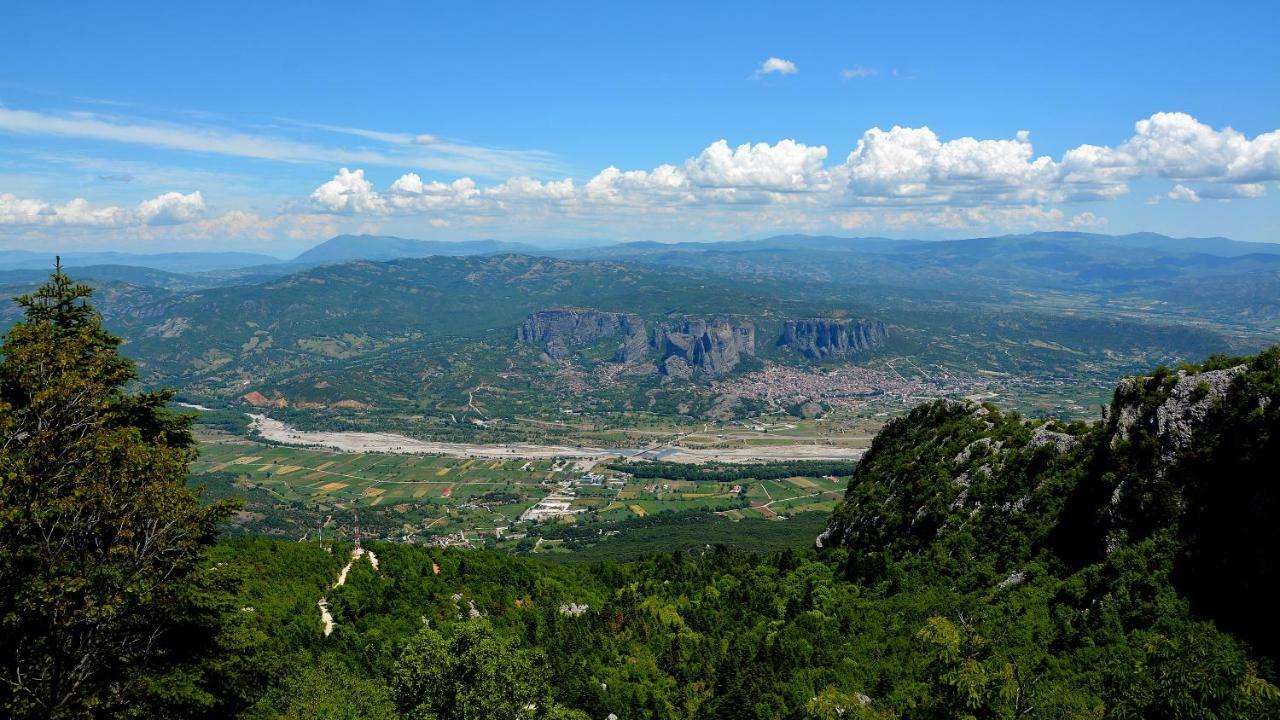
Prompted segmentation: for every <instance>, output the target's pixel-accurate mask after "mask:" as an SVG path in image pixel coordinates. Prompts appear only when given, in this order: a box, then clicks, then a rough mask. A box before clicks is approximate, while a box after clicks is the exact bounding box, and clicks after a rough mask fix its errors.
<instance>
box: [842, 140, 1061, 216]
mask: <svg viewBox="0 0 1280 720" xmlns="http://www.w3.org/2000/svg"><path fill="white" fill-rule="evenodd" d="M841 172H842V174H844V176H845V177H847V179H848V185H847V192H848V194H849V195H850V196H852V197H854V198H858V199H861V200H864V201H868V202H886V201H898V200H906V201H914V202H924V203H944V202H950V201H953V200H954V201H959V202H964V203H973V202H975V201H978V200H991V201H1001V202H1009V201H1017V202H1032V201H1044V200H1046V199H1048V198H1047V197H1046V193H1045V190H1046V184H1047V181H1048V180H1049V178H1050V176H1051V175H1052V173H1053V160H1052V159H1050V158H1048V157H1044V156H1041V157H1035V156H1034V153H1033V152H1032V148H1031V142H1030V136H1029V135H1028V133H1027V132H1026V131H1022V132H1019V133H1018V134H1017V136H1016V137H1015V138H1013V139H1005V140H978V139H975V138H971V137H965V138H958V139H956V140H950V141H945V142H944V141H942V140H941V139H939V138H938V136H937V134H936V133H934V132H933V131H932V130H930V129H929V128H927V127H921V128H904V127H897V126H895V127H894V128H892V129H891V130H881V129H880V128H872V129H870V130H868V131H866V132H865V133H863V135H862V138H861V139H859V140H858V144H857V146H856V147H855V148H854V150H853V152H851V153H849V157H848V158H847V159H846V160H845V163H844V165H843V166H842V168H841Z"/></svg>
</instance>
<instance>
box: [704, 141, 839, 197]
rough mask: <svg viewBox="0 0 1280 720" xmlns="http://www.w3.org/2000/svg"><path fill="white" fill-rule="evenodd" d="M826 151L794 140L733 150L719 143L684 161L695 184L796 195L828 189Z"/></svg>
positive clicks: (723, 142) (742, 146)
mask: <svg viewBox="0 0 1280 720" xmlns="http://www.w3.org/2000/svg"><path fill="white" fill-rule="evenodd" d="M826 159H827V149H826V148H825V147H822V146H820V145H819V146H817V147H810V146H808V145H803V144H801V143H798V142H796V141H794V140H780V141H778V142H777V143H776V144H774V145H770V144H768V143H756V144H755V145H751V144H749V143H744V144H742V145H739V146H738V147H736V148H730V147H729V143H727V142H725V141H724V140H717V141H716V142H714V143H712V144H711V145H710V146H708V147H707V148H706V149H705V150H703V151H702V152H701V153H699V155H698V157H696V158H692V159H690V160H688V161H686V162H685V174H686V175H687V176H688V178H689V180H690V181H691V182H693V183H694V184H695V185H698V186H702V187H711V188H735V189H744V190H751V189H758V190H773V191H776V192H795V191H804V190H815V189H825V188H826V187H829V186H830V178H829V176H828V175H827V172H826V170H824V169H823V162H824V161H825V160H826Z"/></svg>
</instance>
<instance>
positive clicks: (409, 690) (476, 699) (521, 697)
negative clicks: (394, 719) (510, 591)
mask: <svg viewBox="0 0 1280 720" xmlns="http://www.w3.org/2000/svg"><path fill="white" fill-rule="evenodd" d="M391 689H392V694H393V696H394V697H395V700H396V704H397V705H398V706H399V707H400V709H401V711H402V712H403V713H404V717H405V718H407V720H516V719H517V718H563V719H564V720H569V718H577V717H581V718H585V717H586V716H585V715H583V714H581V713H572V712H568V711H566V710H565V709H563V708H557V707H555V706H554V705H553V703H552V702H551V690H550V687H549V686H548V685H547V681H546V676H545V675H544V674H543V670H542V668H541V663H540V662H538V658H537V654H536V653H534V652H532V651H530V650H526V649H522V648H520V646H519V644H518V643H516V642H515V641H514V640H513V639H511V638H508V637H503V636H501V635H498V634H497V633H495V632H494V631H493V629H492V628H490V627H489V625H488V623H486V622H484V621H483V620H475V621H471V622H465V623H461V624H458V625H455V626H454V627H453V629H452V631H451V632H450V633H449V634H448V635H447V636H446V635H443V634H441V633H439V632H437V631H435V630H433V629H431V628H423V629H422V630H420V631H419V632H418V634H417V635H415V636H413V638H412V639H410V640H409V642H408V643H407V644H406V645H405V647H404V650H403V651H402V652H401V654H400V658H399V660H398V661H397V662H396V666H395V669H394V670H393V671H392V675H391Z"/></svg>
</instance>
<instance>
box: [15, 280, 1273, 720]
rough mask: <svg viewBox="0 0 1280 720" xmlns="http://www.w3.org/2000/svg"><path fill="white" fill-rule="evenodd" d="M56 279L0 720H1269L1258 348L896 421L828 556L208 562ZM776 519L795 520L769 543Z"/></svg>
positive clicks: (40, 307)
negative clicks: (1111, 381)
mask: <svg viewBox="0 0 1280 720" xmlns="http://www.w3.org/2000/svg"><path fill="white" fill-rule="evenodd" d="M88 293H89V289H88V288H86V287H84V286H78V285H75V284H73V283H71V282H70V281H69V280H68V279H67V278H66V277H65V276H63V275H61V274H59V275H58V276H55V278H54V282H53V283H51V284H50V285H47V286H45V287H44V288H43V289H42V290H41V291H40V293H37V294H36V295H34V296H31V297H28V298H24V299H23V300H22V303H23V305H22V307H23V309H24V315H25V319H24V320H23V322H21V323H19V324H18V325H16V326H15V328H14V329H13V330H11V331H10V332H9V333H8V334H7V335H6V338H5V342H4V345H3V349H2V353H0V390H2V391H3V394H0V402H2V403H3V404H2V405H0V417H2V418H3V421H4V422H3V424H2V425H0V430H3V432H4V438H3V439H4V443H3V445H0V469H2V470H3V473H0V540H3V542H2V543H0V580H3V582H0V631H3V636H4V637H5V638H6V641H7V647H6V654H5V655H4V656H3V659H2V660H0V662H2V664H0V677H2V678H3V679H4V680H5V681H6V686H5V689H4V694H3V695H0V708H2V709H3V711H4V713H5V714H7V715H11V716H15V717H22V718H97V717H183V718H225V717H244V718H254V719H263V720H265V719H267V718H298V719H301V718H324V719H340V718H386V719H388V720H390V719H394V718H413V719H422V718H439V719H441V720H444V719H455V718H457V719H461V718H467V719H471V720H479V719H480V718H486V719H489V718H510V719H512V720H514V719H516V718H560V719H566V720H567V719H570V718H572V719H574V720H581V719H583V718H599V719H601V720H604V719H605V718H608V717H609V716H610V715H616V716H617V717H618V718H762V719H763V718H794V719H797V720H799V719H802V718H822V719H824V720H825V719H833V718H895V717H896V718H954V717H974V718H978V717H982V718H1017V717H1044V718H1186V719H1188V720H1190V719H1192V718H1270V717H1277V716H1280V688H1277V685H1276V683H1277V664H1276V660H1277V657H1276V652H1277V643H1276V640H1277V636H1276V634H1275V623H1274V621H1273V617H1272V616H1273V614H1274V613H1273V610H1272V607H1271V605H1272V603H1271V602H1269V595H1268V591H1269V590H1270V588H1271V587H1272V586H1273V585H1274V582H1273V581H1274V579H1275V578H1274V575H1275V569H1274V563H1272V562H1271V558H1270V554H1271V552H1272V551H1273V550H1274V548H1275V547H1276V530H1275V524H1274V522H1273V521H1272V518H1273V517H1274V515H1275V510H1276V507H1277V488H1276V486H1275V482H1274V469H1275V467H1276V466H1277V451H1278V448H1280V440H1278V438H1280V348H1275V349H1272V350H1269V351H1267V352H1265V353H1263V354H1261V355H1258V356H1255V357H1252V358H1237V359H1232V358H1213V359H1211V360H1209V361H1208V362H1207V363H1205V364H1203V365H1200V366H1186V367H1183V368H1180V369H1178V370H1170V369H1165V368H1161V369H1158V370H1156V371H1155V372H1153V373H1151V374H1149V375H1145V376H1140V377H1134V378H1130V379H1126V380H1124V381H1123V382H1121V384H1120V386H1119V387H1118V389H1117V390H1116V392H1115V395H1114V399H1113V402H1112V403H1111V405H1110V407H1109V409H1108V410H1107V413H1106V414H1105V416H1104V417H1103V418H1102V419H1101V420H1099V421H1096V422H1093V423H1085V422H1076V423H1072V424H1061V423H1058V422H1054V421H1048V422H1046V421H1043V420H1028V419H1025V418H1022V417H1020V416H1018V415H1016V414H1013V413H1007V412H1002V411H1001V410H999V409H998V408H996V407H994V406H991V405H979V404H975V403H950V402H934V403H929V404H925V405H922V406H920V407H919V408H917V409H916V410H915V411H913V412H912V413H911V414H910V415H908V416H906V417H904V418H901V419H898V420H896V421H893V422H891V423H890V424H889V425H888V426H887V427H886V428H885V430H884V431H883V432H882V433H881V434H880V435H879V436H878V437H877V439H876V440H875V443H874V445H873V447H872V449H871V451H870V452H868V453H867V455H866V456H865V458H864V459H863V461H862V462H861V463H860V464H859V465H858V467H857V468H856V470H855V471H854V473H853V475H852V477H851V479H850V481H849V489H848V494H847V498H846V500H845V501H844V503H843V504H842V505H841V506H840V507H839V508H838V509H837V511H836V512H835V513H834V514H833V516H832V518H831V521H830V524H829V526H828V527H827V529H826V530H825V532H823V533H822V535H821V537H820V543H819V544H820V546H821V547H819V548H814V547H812V546H811V545H809V544H807V543H806V544H805V545H803V546H797V547H794V548H789V549H785V550H783V551H781V552H768V553H752V552H742V551H737V552H735V551H730V550H728V549H727V548H725V547H721V546H714V545H711V546H709V545H703V546H702V547H700V548H697V549H696V550H691V551H687V552H675V553H669V552H668V553H657V554H650V555H646V556H643V557H641V558H639V559H637V560H634V561H630V562H625V563H619V562H612V561H604V562H600V563H596V564H591V565H586V564H581V563H576V564H553V563H547V562H541V561H538V560H534V559H532V558H528V557H520V556H517V555H505V554H499V553H494V552H485V551H475V550H459V549H439V548H425V547H421V546H415V545H400V544H389V543H370V544H368V545H367V546H366V547H352V546H351V545H348V544H343V543H334V542H332V540H330V541H329V542H328V543H327V544H326V543H321V542H316V541H310V542H282V541H273V540H266V539H260V538H244V539H234V540H231V539H224V540H222V541H221V542H217V543H216V544H215V543H214V537H213V527H214V523H215V522H217V521H218V519H219V518H222V517H225V515H226V514H227V513H228V512H229V511H230V508H229V506H228V505H227V504H226V503H225V502H219V503H217V504H214V505H205V506H203V507H201V506H200V505H198V504H197V502H196V499H197V495H196V494H195V493H193V492H191V491H189V490H186V489H184V488H183V487H182V486H181V478H182V473H183V471H184V469H185V465H186V464H187V463H188V462H189V461H190V459H191V454H192V453H191V451H190V436H189V433H188V428H189V420H188V419H186V418H182V417H176V416H173V415H171V414H169V413H167V412H166V411H165V410H164V409H163V407H162V406H163V404H164V402H165V400H166V399H167V398H168V395H166V394H140V395H138V394H129V393H128V392H126V390H125V384H126V383H127V382H128V381H129V379H130V378H131V377H132V367H131V366H130V364H129V363H128V362H127V361H125V360H123V359H122V358H120V357H119V355H118V354H117V352H116V347H117V344H118V341H117V340H116V339H115V338H113V337H111V336H110V335H109V334H107V333H106V332H105V331H104V330H103V328H102V325H101V321H100V318H98V317H97V315H96V314H95V313H94V312H93V310H92V308H90V307H89V306H88V305H87V304H86V303H85V302H84V298H85V297H87V295H88ZM778 522H790V521H778Z"/></svg>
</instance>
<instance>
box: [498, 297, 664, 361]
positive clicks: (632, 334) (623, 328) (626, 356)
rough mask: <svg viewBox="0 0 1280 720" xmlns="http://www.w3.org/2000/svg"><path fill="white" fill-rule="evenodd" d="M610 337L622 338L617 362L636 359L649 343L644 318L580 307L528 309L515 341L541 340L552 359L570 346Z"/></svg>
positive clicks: (534, 343)
mask: <svg viewBox="0 0 1280 720" xmlns="http://www.w3.org/2000/svg"><path fill="white" fill-rule="evenodd" d="M614 337H618V338H622V345H620V346H619V347H618V354H617V356H616V361H617V362H624V363H625V362H634V361H636V360H639V359H640V358H642V357H643V356H644V353H645V350H646V348H647V347H648V344H649V340H648V337H649V336H648V332H647V331H646V330H645V325H644V320H642V319H640V318H639V317H638V316H636V315H630V314H627V313H616V312H604V311H601V310H590V309H583V308H553V309H550V310H539V311H537V312H534V313H531V314H530V315H529V317H528V318H526V319H525V321H524V322H523V323H521V324H520V327H519V328H518V329H517V330H516V341H517V342H519V343H522V344H525V345H536V344H543V345H545V347H546V351H547V354H548V355H550V356H551V357H553V358H556V359H562V358H566V357H568V356H569V349H570V348H572V347H580V346H584V345H591V344H594V343H596V342H599V341H601V340H604V339H606V338H614Z"/></svg>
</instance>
